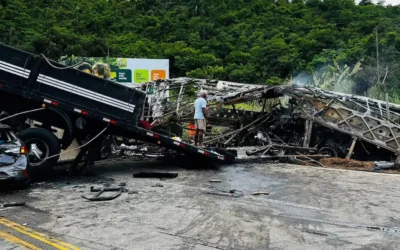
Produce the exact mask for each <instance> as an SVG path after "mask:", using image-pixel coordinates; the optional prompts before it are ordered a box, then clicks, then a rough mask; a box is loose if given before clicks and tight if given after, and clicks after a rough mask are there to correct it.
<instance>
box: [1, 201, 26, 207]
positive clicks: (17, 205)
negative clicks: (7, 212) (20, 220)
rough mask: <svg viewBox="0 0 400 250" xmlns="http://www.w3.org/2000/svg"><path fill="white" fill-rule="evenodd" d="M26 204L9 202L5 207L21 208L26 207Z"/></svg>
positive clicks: (4, 204)
mask: <svg viewBox="0 0 400 250" xmlns="http://www.w3.org/2000/svg"><path fill="white" fill-rule="evenodd" d="M25 204H26V203H25V202H8V203H3V207H21V206H25Z"/></svg>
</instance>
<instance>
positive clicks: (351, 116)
mask: <svg viewBox="0 0 400 250" xmlns="http://www.w3.org/2000/svg"><path fill="white" fill-rule="evenodd" d="M137 88H141V90H143V91H145V92H146V93H147V102H146V103H145V104H144V108H143V114H142V120H144V121H147V122H148V124H149V126H150V127H151V129H152V130H155V131H162V132H163V133H164V134H165V133H168V134H169V135H170V136H175V137H179V138H180V137H185V134H188V133H187V132H189V139H190V132H191V130H192V127H190V125H189V126H188V123H189V124H190V123H191V122H192V119H193V107H192V103H193V101H194V99H195V98H196V97H197V93H198V92H199V91H200V90H206V91H207V92H208V98H207V99H208V115H209V119H208V123H209V125H208V126H207V130H208V131H207V134H206V137H205V139H204V143H205V144H207V145H208V146H217V147H220V148H225V149H227V150H228V151H229V152H231V153H232V154H236V156H237V159H241V158H243V159H282V160H283V159H287V158H292V159H293V158H295V159H297V160H298V161H300V162H302V161H307V162H308V163H312V162H317V161H316V160H315V159H320V158H323V157H333V158H346V159H350V158H352V159H357V160H368V161H391V162H395V161H396V157H397V155H398V154H399V153H400V144H399V143H400V105H396V104H393V103H386V102H383V101H379V100H375V99H370V98H367V97H362V96H355V95H348V94H342V93H336V92H332V91H327V90H323V89H319V88H315V87H308V86H295V85H281V86H265V85H251V84H241V83H233V82H225V81H212V80H202V79H190V78H176V79H170V80H159V81H156V82H149V83H143V84H141V85H140V86H138V87H137ZM317 163H318V162H317ZM317 165H318V164H317Z"/></svg>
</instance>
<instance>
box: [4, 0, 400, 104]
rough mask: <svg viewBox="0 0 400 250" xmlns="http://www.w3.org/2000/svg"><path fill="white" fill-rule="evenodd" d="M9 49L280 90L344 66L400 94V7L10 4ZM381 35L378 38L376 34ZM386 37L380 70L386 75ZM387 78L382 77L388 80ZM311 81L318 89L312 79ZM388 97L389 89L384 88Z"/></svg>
mask: <svg viewBox="0 0 400 250" xmlns="http://www.w3.org/2000/svg"><path fill="white" fill-rule="evenodd" d="M1 3H2V5H1V7H0V16H1V20H2V21H1V22H0V41H1V42H3V43H6V44H9V45H12V46H16V47H18V48H22V49H25V50H28V51H31V52H34V53H45V54H47V55H48V56H50V57H52V58H55V59H57V58H59V57H60V56H62V55H80V56H107V55H109V56H121V57H146V58H169V59H170V61H171V64H172V69H171V71H172V72H171V75H172V76H173V77H177V76H184V75H188V76H193V77H209V78H216V79H224V80H230V81H241V82H247V83H261V84H278V83H281V82H282V80H285V79H288V78H291V77H296V76H297V75H299V74H302V75H306V76H308V77H309V76H310V73H311V72H312V70H314V71H315V72H318V71H319V70H321V68H324V67H326V66H328V65H332V63H333V59H335V62H334V63H337V64H338V65H341V66H344V65H346V64H347V65H349V66H354V65H355V64H356V63H357V62H358V61H359V60H362V63H361V64H362V68H363V70H362V71H361V72H359V73H358V74H357V76H355V77H354V81H355V82H356V86H355V87H354V91H355V92H359V94H360V93H361V94H364V93H367V90H368V88H370V87H372V86H375V85H376V84H377V83H379V82H382V81H383V79H384V76H385V75H386V68H387V69H388V74H387V77H386V79H385V82H386V83H387V84H388V89H389V90H390V93H391V97H392V98H397V97H396V96H398V94H397V92H398V93H400V88H399V86H400V65H399V64H400V63H399V62H400V27H399V24H400V7H399V6H397V7H392V6H380V5H373V4H371V3H370V2H369V1H368V0H363V1H361V3H360V5H356V4H355V3H354V2H353V1H352V0H325V1H320V0H307V1H301V0H293V1H291V3H289V2H288V1H284V0H277V1H268V0H220V1H215V0H136V1H130V0H125V1H123V0H121V1H119V0H96V1H93V0H12V1H11V0H2V1H1ZM376 29H377V33H376V32H375V31H376ZM376 37H378V41H379V43H378V52H379V57H378V64H379V70H377V68H376V64H377V59H376V51H377V49H376V47H377V46H376ZM378 76H379V78H378ZM307 81H308V80H307ZM375 87H376V88H378V89H380V88H381V87H380V85H379V84H378V85H376V86H375Z"/></svg>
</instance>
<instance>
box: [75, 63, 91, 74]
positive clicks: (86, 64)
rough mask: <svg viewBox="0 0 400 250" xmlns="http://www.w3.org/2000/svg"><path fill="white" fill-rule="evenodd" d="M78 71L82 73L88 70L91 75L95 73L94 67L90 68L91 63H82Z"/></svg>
mask: <svg viewBox="0 0 400 250" xmlns="http://www.w3.org/2000/svg"><path fill="white" fill-rule="evenodd" d="M78 69H79V70H81V71H83V70H85V69H88V70H89V71H90V73H93V70H92V66H90V64H89V63H82V64H81V65H79V66H78Z"/></svg>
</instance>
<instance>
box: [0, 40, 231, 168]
mask: <svg viewBox="0 0 400 250" xmlns="http://www.w3.org/2000/svg"><path fill="white" fill-rule="evenodd" d="M0 92H3V93H2V94H3V95H4V94H5V95H7V94H13V95H18V96H20V97H22V98H24V99H26V100H29V101H30V103H32V105H31V106H30V107H31V108H32V109H35V108H39V107H41V106H46V107H53V108H57V109H62V110H63V111H65V112H68V113H73V114H75V115H79V116H82V117H88V118H89V119H92V120H96V121H98V122H103V123H108V124H110V126H111V130H112V131H118V132H119V133H122V134H124V135H125V136H126V137H131V138H135V139H138V140H141V141H145V142H149V143H153V144H157V145H159V146H162V147H166V148H168V149H173V150H177V151H179V152H182V153H185V154H190V155H197V156H202V157H206V158H209V159H215V160H218V161H220V162H232V161H233V160H234V156H232V155H230V154H225V155H223V154H219V153H217V152H215V151H214V150H207V149H200V148H197V147H194V146H192V145H189V144H187V143H184V142H179V141H176V140H174V139H172V138H169V137H168V136H165V135H161V134H158V133H154V132H152V131H149V130H145V129H142V128H139V127H138V126H137V125H138V121H139V118H140V116H141V112H142V107H143V104H144V102H145V99H146V95H145V93H143V92H141V91H138V90H135V89H132V88H129V87H126V86H124V85H121V84H118V83H115V82H112V81H109V80H106V79H102V78H99V77H96V76H94V75H92V74H88V73H85V72H82V71H79V70H77V69H74V68H66V66H65V65H61V64H59V63H57V62H53V61H49V60H48V59H47V58H45V57H44V56H38V55H34V54H30V53H28V52H25V51H22V50H18V49H16V48H13V47H10V46H7V45H4V44H1V43H0ZM49 119H51V117H49ZM217 151H219V150H217ZM219 152H221V151H219Z"/></svg>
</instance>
